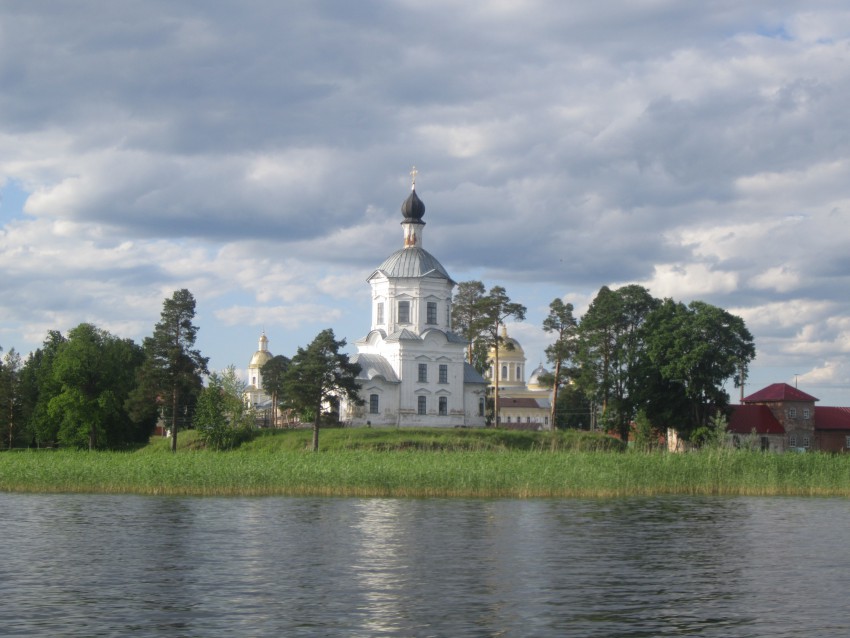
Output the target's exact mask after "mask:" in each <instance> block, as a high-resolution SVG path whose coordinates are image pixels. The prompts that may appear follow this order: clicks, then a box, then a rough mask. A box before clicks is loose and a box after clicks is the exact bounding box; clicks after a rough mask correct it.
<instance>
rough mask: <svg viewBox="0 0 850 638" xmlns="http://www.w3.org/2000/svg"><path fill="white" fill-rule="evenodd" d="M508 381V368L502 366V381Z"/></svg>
mask: <svg viewBox="0 0 850 638" xmlns="http://www.w3.org/2000/svg"><path fill="white" fill-rule="evenodd" d="M507 380H508V366H502V381H507Z"/></svg>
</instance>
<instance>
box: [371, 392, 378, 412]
mask: <svg viewBox="0 0 850 638" xmlns="http://www.w3.org/2000/svg"><path fill="white" fill-rule="evenodd" d="M369 414H378V395H377V394H370V395H369Z"/></svg>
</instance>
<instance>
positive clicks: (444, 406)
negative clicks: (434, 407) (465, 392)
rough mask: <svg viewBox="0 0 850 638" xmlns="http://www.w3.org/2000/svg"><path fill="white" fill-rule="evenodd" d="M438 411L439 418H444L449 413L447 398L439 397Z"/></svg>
mask: <svg viewBox="0 0 850 638" xmlns="http://www.w3.org/2000/svg"><path fill="white" fill-rule="evenodd" d="M439 410H440V415H441V416H446V415H447V414H448V413H449V399H448V397H440V404H439Z"/></svg>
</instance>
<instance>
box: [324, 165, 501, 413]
mask: <svg viewBox="0 0 850 638" xmlns="http://www.w3.org/2000/svg"><path fill="white" fill-rule="evenodd" d="M412 175H413V185H412V188H411V192H410V196H409V197H408V198H407V199H406V200H405V202H404V203H403V204H402V206H401V213H402V216H403V219H402V222H401V225H402V228H403V230H404V232H403V237H404V245H403V248H401V249H400V250H397V251H396V252H394V253H393V254H392V255H390V256H389V257H387V258H386V259H385V260H384V262H383V263H382V264H381V265H380V266H378V268H377V269H376V270H375V271H374V272H373V273H372V274H371V276H370V277H369V278H368V279H367V281H368V282H369V285H370V286H371V288H372V322H371V323H372V325H371V328H370V330H369V333H368V334H367V335H366V336H365V337H363V338H362V339H359V340H358V341H356V342H355V343H354V345H355V347H356V348H357V353H356V354H355V355H353V356H352V357H351V360H352V361H355V362H357V363H359V364H360V367H361V372H360V376H359V377H358V381H359V382H360V385H361V389H360V395H361V398H362V399H363V401H364V405H362V406H355V405H352V404H349V403H347V402H343V403H342V405H341V406H340V420H341V421H342V422H343V423H345V424H346V425H352V426H367V425H374V426H395V427H423V426H434V427H460V426H465V427H484V425H485V416H484V411H485V396H486V389H487V381H486V380H485V379H484V378H483V377H482V376H481V375H480V374H479V373H478V372H477V371H476V370H475V369H474V368H473V367H472V366H471V365H469V364H468V363H467V362H466V357H465V356H464V355H465V349H466V345H467V342H466V341H465V340H464V339H462V338H461V337H460V336H458V335H456V334H455V333H454V332H452V324H451V314H452V313H451V304H452V290H453V289H454V286H455V282H454V281H453V280H452V278H451V277H450V276H449V274H448V272H446V269H445V268H443V266H442V264H440V262H439V261H437V259H436V258H435V257H434V256H433V255H431V254H430V253H429V252H428V251H427V250H425V249H424V248H423V247H422V232H423V229H424V227H425V222H424V221H422V218H423V216H424V215H425V205H424V204H423V203H422V200H421V199H419V196H418V195H417V194H416V171H415V169H414V171H413V172H412Z"/></svg>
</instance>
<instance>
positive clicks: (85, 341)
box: [0, 289, 360, 450]
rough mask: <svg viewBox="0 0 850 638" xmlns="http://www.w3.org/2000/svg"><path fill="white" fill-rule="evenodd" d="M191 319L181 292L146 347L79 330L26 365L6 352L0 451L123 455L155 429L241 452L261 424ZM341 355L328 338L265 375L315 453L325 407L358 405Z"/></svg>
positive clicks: (352, 367) (350, 367)
mask: <svg viewBox="0 0 850 638" xmlns="http://www.w3.org/2000/svg"><path fill="white" fill-rule="evenodd" d="M194 317H195V298H194V297H193V296H192V294H191V293H190V292H189V291H188V290H186V289H183V290H178V291H175V292H174V294H173V295H172V297H170V298H168V299H165V300H164V302H163V308H162V314H161V316H160V321H159V322H158V323H157V324H156V325H155V326H154V329H153V333H152V334H151V336H150V337H146V338H145V339H144V342H143V343H142V345H138V344H136V343H134V342H133V341H132V340H131V339H121V338H119V337H116V336H115V335H112V334H110V333H109V332H107V331H105V330H101V329H100V328H97V327H96V326H94V325H92V324H90V323H81V324H80V325H78V326H77V327H75V328H73V329H71V330H70V331H68V334H67V335H63V334H61V333H60V332H59V331H56V330H51V331H50V332H49V333H48V335H47V338H46V339H45V340H44V342H43V344H42V346H41V347H40V348H38V349H37V350H36V351H35V352H33V353H31V354H30V355H29V356H28V357H27V359H26V361H22V360H21V357H20V355H19V354H18V353H17V352H16V351H15V350H14V349H11V350H9V352H7V353H6V354H5V356H4V357H3V358H2V361H0V436H1V437H2V443H0V448H15V447H38V448H43V447H72V448H83V449H85V448H88V449H92V450H93V449H122V448H128V447H132V446H135V445H138V444H142V443H146V442H147V441H148V439H149V438H150V436H151V435H152V434H153V432H154V430H155V428H156V425H157V423H158V422H160V423H162V425H163V427H164V428H166V429H167V430H168V433H169V435H170V438H171V449H172V450H176V449H177V438H178V432H179V431H181V430H183V429H186V428H189V427H194V428H197V429H198V430H199V433H200V435H201V439H202V440H203V441H204V442H205V443H206V444H207V445H208V446H209V447H211V448H215V449H223V448H228V447H232V446H234V445H236V444H237V443H238V442H239V440H240V438H242V437H244V436H246V435H248V434H250V430H251V429H253V426H254V424H255V422H256V415H255V414H254V412H253V409H252V407H251V406H248V405H246V404H245V402H244V398H243V394H244V391H245V389H246V385H245V383H244V382H243V381H242V380H241V379H239V377H238V375H237V373H236V371H235V368H234V367H233V366H230V367H229V368H227V369H226V370H224V371H221V372H212V373H210V372H209V370H208V368H207V363H208V361H209V359H208V358H207V357H204V356H202V354H201V353H200V351H198V350H197V349H195V340H196V336H197V332H198V327H197V326H195V325H194V324H193V321H194ZM343 346H345V340H339V341H338V340H336V339H335V338H334V334H333V331H332V330H330V329H328V330H323V331H322V332H321V333H319V335H318V336H317V337H316V338H315V339H314V340H313V342H312V343H311V344H310V345H308V346H307V347H306V348H298V352H297V353H296V354H295V356H294V357H293V358H292V359H291V360H290V359H288V358H287V357H283V356H278V357H274V358H273V359H272V360H271V361H270V362H268V363H267V364H266V366H264V369H263V373H264V375H265V378H264V389H265V390H267V391H268V392H269V394H270V395H271V396H272V397H273V399H274V401H273V403H274V406H275V410H276V409H277V407H278V406H283V407H284V408H286V409H290V410H292V411H293V412H294V413H296V414H297V415H298V417H299V418H300V419H310V420H312V421H313V424H314V433H313V448H314V449H318V445H319V433H318V429H319V423H320V417H321V413H322V409H323V407H324V406H325V405H327V404H328V403H329V402H331V400H332V398H334V397H339V396H343V395H346V396H348V397H349V398H350V399H351V400H352V401H354V402H355V403H357V402H359V401H360V399H359V397H358V396H357V389H358V387H357V384H356V380H355V379H356V376H357V374H358V373H359V371H360V369H359V366H357V365H356V364H351V363H350V362H349V360H348V356H347V355H345V354H344V353H341V352H340V349H341V348H342V347H343ZM205 376H206V381H207V382H206V385H204V377H205ZM274 419H276V416H275V415H273V420H274Z"/></svg>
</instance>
